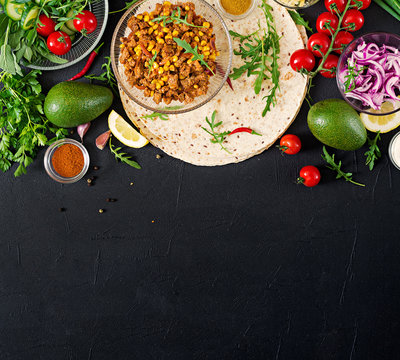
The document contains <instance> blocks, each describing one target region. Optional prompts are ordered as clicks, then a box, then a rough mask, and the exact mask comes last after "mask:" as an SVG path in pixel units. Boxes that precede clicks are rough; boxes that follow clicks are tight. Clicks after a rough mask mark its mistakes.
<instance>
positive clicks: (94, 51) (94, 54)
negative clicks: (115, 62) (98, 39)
mask: <svg viewBox="0 0 400 360" xmlns="http://www.w3.org/2000/svg"><path fill="white" fill-rule="evenodd" d="M103 45H104V43H101V44H100V46H99V47H98V48H97V49H95V50H93V51H92V52H91V54H90V56H89V59H88V61H87V63H86V65H85V67H84V68H83V69H82V71H81V72H79V73H78V74H76V75H75V76H74V77H72V78H71V79H69V80H68V81H74V80H77V79H80V78H81V77H82V76H84V75H85V74H86V73H87V72H88V71H89V69H90V67H91V66H92V64H93V61H94V59H95V58H96V56H97V55H98V54H99V51H100V49H101V47H102V46H103Z"/></svg>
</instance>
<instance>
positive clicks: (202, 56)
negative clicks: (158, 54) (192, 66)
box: [174, 38, 215, 75]
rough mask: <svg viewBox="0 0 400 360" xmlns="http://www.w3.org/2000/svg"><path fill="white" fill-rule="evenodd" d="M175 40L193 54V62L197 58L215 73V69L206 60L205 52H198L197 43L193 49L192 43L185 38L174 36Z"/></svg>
mask: <svg viewBox="0 0 400 360" xmlns="http://www.w3.org/2000/svg"><path fill="white" fill-rule="evenodd" d="M174 41H175V42H176V43H177V44H178V46H180V47H181V48H183V50H185V54H192V55H193V58H192V61H193V62H194V61H196V60H198V61H200V63H201V64H202V65H204V66H205V67H206V68H207V69H208V70H210V71H211V72H212V73H213V75H215V74H214V71H212V70H211V68H210V67H209V66H208V64H207V63H206V62H205V61H204V55H203V54H199V53H198V52H197V45H196V46H195V48H194V49H193V48H192V47H191V45H190V44H189V43H187V42H186V41H185V40H182V39H178V38H174Z"/></svg>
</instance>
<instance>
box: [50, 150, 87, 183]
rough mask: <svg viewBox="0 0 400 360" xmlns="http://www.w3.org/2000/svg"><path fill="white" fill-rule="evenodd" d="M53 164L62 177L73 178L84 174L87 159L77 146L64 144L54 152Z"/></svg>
mask: <svg viewBox="0 0 400 360" xmlns="http://www.w3.org/2000/svg"><path fill="white" fill-rule="evenodd" d="M51 162H52V164H53V168H54V170H55V171H56V172H57V173H58V174H59V175H60V176H62V177H65V178H73V177H75V176H77V175H79V174H80V173H81V172H82V170H83V167H84V164H85V159H84V157H83V153H82V151H81V149H79V148H78V147H77V146H76V145H73V144H64V145H61V146H60V147H59V148H57V150H56V151H55V152H54V154H53V157H52V159H51Z"/></svg>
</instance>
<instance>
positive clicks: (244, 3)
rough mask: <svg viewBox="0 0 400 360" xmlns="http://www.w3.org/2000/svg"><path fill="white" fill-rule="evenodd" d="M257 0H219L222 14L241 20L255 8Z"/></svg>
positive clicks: (218, 3)
mask: <svg viewBox="0 0 400 360" xmlns="http://www.w3.org/2000/svg"><path fill="white" fill-rule="evenodd" d="M256 4H257V0H218V1H217V5H218V8H219V11H220V12H221V14H222V15H223V16H224V17H226V18H228V19H231V20H241V19H244V18H245V17H247V16H249V15H250V14H251V13H252V12H253V10H254V9H255V7H256Z"/></svg>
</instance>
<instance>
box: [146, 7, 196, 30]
mask: <svg viewBox="0 0 400 360" xmlns="http://www.w3.org/2000/svg"><path fill="white" fill-rule="evenodd" d="M181 16H182V15H181V8H180V7H178V9H177V10H173V11H172V12H171V15H162V16H159V17H156V18H155V19H153V20H152V21H153V22H157V23H160V22H162V23H163V26H164V27H165V26H166V25H167V24H170V23H173V22H175V23H177V24H184V25H187V26H191V27H195V28H202V27H204V26H198V25H194V24H191V23H189V22H188V21H187V19H188V15H187V14H186V15H185V17H184V18H183V19H181Z"/></svg>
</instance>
